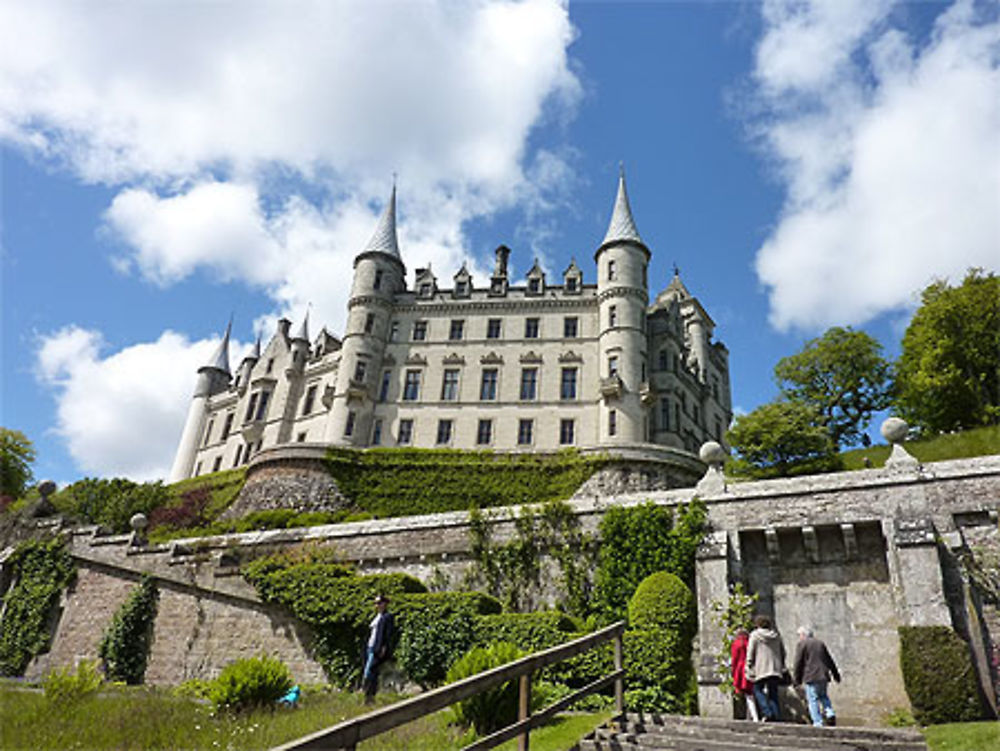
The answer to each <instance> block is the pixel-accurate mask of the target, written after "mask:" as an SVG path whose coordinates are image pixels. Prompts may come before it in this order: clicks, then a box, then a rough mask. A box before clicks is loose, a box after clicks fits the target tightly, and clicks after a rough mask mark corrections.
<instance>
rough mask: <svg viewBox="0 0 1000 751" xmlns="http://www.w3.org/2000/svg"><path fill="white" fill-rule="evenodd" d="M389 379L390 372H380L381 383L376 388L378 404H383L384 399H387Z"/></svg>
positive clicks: (390, 376)
mask: <svg viewBox="0 0 1000 751" xmlns="http://www.w3.org/2000/svg"><path fill="white" fill-rule="evenodd" d="M391 378H392V371H391V370H383V371H382V383H381V384H379V387H378V400H379V401H380V402H384V401H385V400H386V399H388V398H389V383H390V379H391Z"/></svg>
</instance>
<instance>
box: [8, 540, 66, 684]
mask: <svg viewBox="0 0 1000 751" xmlns="http://www.w3.org/2000/svg"><path fill="white" fill-rule="evenodd" d="M9 565H10V566H11V568H12V571H13V579H14V584H13V585H12V586H11V588H10V589H9V590H8V591H7V595H6V597H4V613H3V621H2V622H0V675H23V674H24V670H25V668H27V667H28V663H29V662H31V659H32V658H33V657H35V656H36V655H39V654H41V653H42V652H44V651H45V650H46V649H47V648H48V646H49V636H50V634H49V627H48V626H49V617H50V615H51V613H52V609H53V608H54V607H55V606H56V604H57V603H58V601H59V595H60V593H61V592H62V590H63V588H64V587H66V585H68V584H69V583H70V581H72V579H73V574H74V573H75V566H74V564H73V560H72V559H71V558H70V556H69V553H68V552H67V551H66V546H65V543H64V542H63V540H62V539H60V538H53V539H49V540H29V541H28V542H25V543H23V544H22V545H21V546H20V547H18V548H17V550H16V551H15V552H14V554H13V555H12V556H11V558H10V560H9Z"/></svg>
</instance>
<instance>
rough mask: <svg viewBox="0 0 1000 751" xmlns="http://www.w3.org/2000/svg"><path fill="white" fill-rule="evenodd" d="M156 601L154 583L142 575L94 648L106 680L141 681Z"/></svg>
mask: <svg viewBox="0 0 1000 751" xmlns="http://www.w3.org/2000/svg"><path fill="white" fill-rule="evenodd" d="M156 600H157V591H156V584H155V582H154V581H153V579H152V578H151V577H149V576H143V577H142V579H141V580H140V581H139V586H137V587H136V588H135V589H133V590H132V591H131V592H130V593H129V596H128V597H127V598H126V599H125V602H123V603H122V604H121V607H119V608H118V610H117V611H116V612H115V614H114V616H113V617H112V619H111V623H110V624H109V625H108V628H107V631H105V632H104V638H103V639H101V646H100V649H99V650H98V654H99V655H100V656H101V659H102V660H104V669H105V672H106V673H107V676H108V679H109V680H112V681H124V682H125V683H128V684H130V685H135V684H139V683H142V679H143V676H144V675H145V674H146V660H147V658H148V657H149V647H150V644H151V642H152V638H153V622H154V621H155V620H156Z"/></svg>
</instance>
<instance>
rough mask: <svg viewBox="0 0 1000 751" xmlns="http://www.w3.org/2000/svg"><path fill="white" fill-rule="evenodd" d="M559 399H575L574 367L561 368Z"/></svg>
mask: <svg viewBox="0 0 1000 751" xmlns="http://www.w3.org/2000/svg"><path fill="white" fill-rule="evenodd" d="M559 398H560V399H576V368H563V369H562V380H561V381H560V384H559Z"/></svg>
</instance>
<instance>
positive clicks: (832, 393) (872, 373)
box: [774, 326, 889, 447]
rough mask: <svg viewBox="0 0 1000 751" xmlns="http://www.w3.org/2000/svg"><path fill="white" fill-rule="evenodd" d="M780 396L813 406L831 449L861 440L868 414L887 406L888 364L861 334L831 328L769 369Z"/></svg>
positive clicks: (879, 349) (879, 347) (872, 341)
mask: <svg viewBox="0 0 1000 751" xmlns="http://www.w3.org/2000/svg"><path fill="white" fill-rule="evenodd" d="M774 376H775V378H776V379H777V381H778V385H779V387H780V388H781V391H782V393H783V394H784V395H785V396H786V397H787V398H788V399H789V400H791V401H800V402H803V403H805V404H808V405H810V406H812V407H813V408H815V410H816V411H817V412H818V413H819V415H820V418H821V424H823V425H825V426H826V429H827V431H828V432H829V434H830V439H831V440H832V441H833V444H834V446H836V447H840V446H844V445H847V446H850V445H853V444H856V443H858V442H859V441H862V440H863V436H864V435H865V433H864V430H865V428H867V427H868V423H869V422H870V421H871V417H872V413H874V412H877V411H879V410H881V409H885V408H886V407H887V406H889V363H888V362H886V360H885V359H884V358H883V357H882V345H881V344H879V343H878V341H877V340H875V339H874V338H873V337H871V336H869V335H868V334H866V333H865V332H863V331H854V330H853V329H851V328H850V327H847V328H841V327H839V326H835V327H833V328H831V329H829V330H828V331H827V332H826V333H825V334H823V336H821V337H819V338H817V339H812V340H810V341H809V342H807V343H806V345H805V347H803V349H802V351H801V352H799V353H798V354H795V355H791V356H789V357H784V358H782V359H781V360H779V361H778V364H777V365H776V366H775V367H774Z"/></svg>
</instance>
